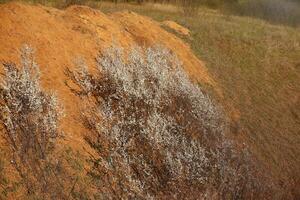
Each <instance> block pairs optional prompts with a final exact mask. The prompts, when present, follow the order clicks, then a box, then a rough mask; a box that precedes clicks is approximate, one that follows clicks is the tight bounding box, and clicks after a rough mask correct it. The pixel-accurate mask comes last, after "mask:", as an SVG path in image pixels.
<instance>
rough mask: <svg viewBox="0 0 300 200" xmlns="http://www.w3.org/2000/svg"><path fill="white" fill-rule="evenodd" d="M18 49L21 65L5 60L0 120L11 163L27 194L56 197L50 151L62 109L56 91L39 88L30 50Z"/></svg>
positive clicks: (59, 192) (35, 65) (28, 48)
mask: <svg viewBox="0 0 300 200" xmlns="http://www.w3.org/2000/svg"><path fill="white" fill-rule="evenodd" d="M21 52H22V54H21V67H20V68H18V67H16V66H15V65H14V64H4V71H5V76H4V77H3V78H2V82H1V85H0V111H1V117H0V121H1V123H2V125H3V128H4V129H3V130H4V137H5V139H6V141H7V143H8V144H9V147H10V149H11V153H12V156H11V163H12V165H13V166H14V167H15V169H16V170H17V171H18V173H19V175H20V177H21V179H22V182H23V183H24V185H25V187H26V189H27V191H28V193H29V195H32V196H35V195H37V196H39V198H43V199H47V198H50V197H51V199H55V197H57V195H60V194H61V193H62V191H61V190H62V189H59V187H60V186H58V181H57V180H56V178H54V177H55V176H54V172H53V168H52V167H53V166H52V164H51V161H50V159H51V156H50V155H51V152H52V151H53V147H54V144H55V140H56V139H57V137H59V135H60V134H59V131H58V121H59V118H60V116H61V114H62V112H61V108H60V106H59V105H58V102H57V98H56V97H55V95H54V94H48V93H46V92H44V91H43V90H42V89H41V86H40V84H39V79H40V72H39V67H38V65H37V64H36V62H35V61H34V58H33V50H32V49H31V48H30V47H28V46H27V45H25V46H24V47H23V48H22V49H21ZM54 183H55V184H54Z"/></svg>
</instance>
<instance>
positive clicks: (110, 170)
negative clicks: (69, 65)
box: [67, 46, 260, 199]
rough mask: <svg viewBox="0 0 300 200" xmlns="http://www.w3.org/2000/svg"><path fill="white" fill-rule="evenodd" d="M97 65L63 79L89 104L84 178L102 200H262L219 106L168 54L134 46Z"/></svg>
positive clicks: (108, 55)
mask: <svg viewBox="0 0 300 200" xmlns="http://www.w3.org/2000/svg"><path fill="white" fill-rule="evenodd" d="M97 63H98V65H97V70H96V72H93V73H89V72H88V70H87V67H86V65H85V64H84V62H79V64H78V66H79V68H78V70H77V71H75V72H72V71H70V70H68V71H67V74H68V76H69V77H70V78H71V79H72V80H73V81H74V82H75V83H76V84H77V85H78V86H79V88H80V89H79V90H76V89H74V88H72V90H73V91H74V92H75V93H76V94H77V95H79V96H81V97H82V98H85V99H86V100H87V101H86V102H88V103H87V104H86V105H85V106H84V107H83V111H82V119H83V120H84V122H85V125H86V127H87V128H88V129H90V130H91V132H92V133H91V134H87V137H86V139H87V141H88V143H89V144H90V145H91V147H93V148H94V149H95V150H96V152H97V153H98V156H96V157H91V161H92V163H93V168H92V169H91V171H90V172H89V173H90V175H91V176H92V177H94V178H95V180H96V184H97V188H98V189H99V193H100V194H101V196H102V198H125V199H127V198H140V199H145V198H158V196H159V195H162V194H163V195H164V196H168V195H169V196H170V195H171V196H172V197H173V198H175V197H176V198H183V197H187V198H188V195H192V194H193V193H189V192H186V193H184V192H183V191H196V192H197V194H199V195H200V196H199V198H200V197H201V194H202V198H205V196H207V195H208V196H210V195H211V196H212V195H214V196H215V195H217V196H218V197H219V198H235V199H236V198H243V197H244V198H245V197H247V196H249V195H251V194H253V193H256V195H257V196H259V195H260V194H259V193H258V187H259V184H258V182H257V181H256V179H255V176H254V173H253V166H252V165H251V159H250V156H249V155H248V154H247V151H245V150H243V149H242V150H239V151H237V149H236V147H235V145H234V144H233V142H232V141H230V140H229V139H228V138H226V136H225V132H226V122H225V120H224V117H223V115H222V112H221V110H220V108H218V107H217V106H216V105H215V103H214V102H213V101H212V100H211V99H210V98H209V97H208V96H207V95H206V94H205V93H204V92H203V91H201V89H200V88H198V87H197V86H196V85H194V84H193V83H191V81H190V80H189V78H188V76H187V75H186V74H185V72H184V71H183V69H182V66H181V63H180V61H179V60H178V59H177V58H176V56H175V55H173V54H172V53H171V52H170V51H169V50H167V49H165V48H162V47H154V48H147V49H145V50H143V49H141V48H139V47H135V48H132V49H131V51H130V53H129V54H128V56H127V57H126V58H125V55H124V53H123V50H122V48H120V47H116V46H113V47H111V48H109V49H108V50H107V51H106V52H105V53H104V54H103V55H102V56H99V57H98V59H97ZM187 186H188V187H187ZM190 197H191V196H190Z"/></svg>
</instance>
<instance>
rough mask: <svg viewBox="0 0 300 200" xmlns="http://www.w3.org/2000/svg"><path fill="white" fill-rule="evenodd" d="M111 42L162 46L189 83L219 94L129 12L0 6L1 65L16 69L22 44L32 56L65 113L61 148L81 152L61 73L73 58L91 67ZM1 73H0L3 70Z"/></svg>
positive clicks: (199, 68)
mask: <svg viewBox="0 0 300 200" xmlns="http://www.w3.org/2000/svg"><path fill="white" fill-rule="evenodd" d="M112 42H116V43H118V44H120V45H121V46H123V47H124V48H125V49H126V48H129V47H130V46H133V45H136V44H138V45H142V46H151V45H156V44H158V45H163V46H166V47H167V48H170V49H171V50H172V51H173V52H174V53H175V54H177V56H178V57H179V58H180V60H181V61H182V62H183V65H184V69H185V70H186V71H187V72H188V74H189V75H190V77H191V78H192V79H193V80H194V81H196V82H201V83H204V84H207V85H210V86H212V88H214V89H215V90H216V91H217V93H219V94H221V92H220V90H219V89H218V87H217V85H216V83H215V82H214V80H213V79H212V78H211V77H210V75H209V73H208V71H207V69H206V68H205V66H204V64H203V63H202V62H201V61H200V60H198V59H197V57H196V56H195V55H194V54H193V53H192V51H191V49H190V48H189V46H188V45H187V44H185V43H184V42H183V41H182V40H180V39H179V38H177V37H176V36H174V35H173V34H171V33H168V32H167V31H165V30H163V29H162V28H161V27H160V24H159V23H158V22H155V21H153V20H151V19H149V18H147V17H143V16H140V15H137V14H135V13H132V12H120V13H113V14H111V15H105V14H103V13H101V12H100V11H97V10H93V9H91V8H89V7H85V6H72V7H69V8H68V9H66V10H58V9H55V8H48V7H43V6H31V5H27V4H22V3H15V2H13V3H7V4H2V5H0V62H1V63H2V62H15V63H19V62H20V47H21V46H22V45H23V44H28V45H30V46H31V47H33V48H34V49H35V50H36V54H35V56H36V61H37V63H38V64H39V66H40V70H41V82H42V85H43V87H44V88H45V89H46V90H54V91H56V92H57V95H58V97H59V99H60V102H61V103H62V104H63V106H64V108H65V114H66V116H65V117H64V118H63V120H62V126H61V129H62V130H63V131H64V133H65V136H66V140H65V141H66V142H63V144H64V145H65V144H66V145H69V146H71V147H72V148H75V149H77V150H82V148H83V147H85V146H86V145H85V142H84V139H83V134H84V132H85V130H84V128H83V126H82V125H81V123H79V112H80V109H79V108H80V99H79V97H76V96H75V95H74V94H73V93H72V92H71V91H70V89H69V88H68V87H67V86H66V84H65V82H66V81H67V80H68V78H67V77H66V75H65V69H66V67H70V69H72V68H74V60H76V58H78V57H81V58H84V59H85V60H86V63H87V64H88V65H89V66H95V57H96V56H97V54H98V53H99V52H101V51H103V50H104V49H105V48H107V47H109V46H110V45H111V44H112ZM0 69H1V71H2V70H3V68H2V66H1V68H0Z"/></svg>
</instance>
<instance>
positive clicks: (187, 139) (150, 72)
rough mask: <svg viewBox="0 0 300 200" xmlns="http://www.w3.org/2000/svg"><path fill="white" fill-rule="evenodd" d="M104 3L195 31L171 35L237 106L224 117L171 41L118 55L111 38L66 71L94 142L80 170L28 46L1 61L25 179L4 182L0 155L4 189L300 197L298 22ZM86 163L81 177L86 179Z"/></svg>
mask: <svg viewBox="0 0 300 200" xmlns="http://www.w3.org/2000/svg"><path fill="white" fill-rule="evenodd" d="M53 2H55V1H53ZM72 2H73V1H69V2H67V3H68V4H65V3H63V4H61V5H58V7H65V6H67V5H70V4H72ZM263 2H264V1H263ZM265 2H267V1H265ZM44 3H48V1H44ZM73 3H74V2H73ZM79 3H80V2H79ZM56 5H57V4H56ZM90 5H92V6H94V7H99V4H97V3H96V4H90ZM216 5H217V4H216ZM253 5H254V4H253ZM253 5H251V4H250V3H249V4H247V5H243V6H245V7H244V8H247V6H249V7H251V6H253ZM255 5H256V4H255ZM255 5H254V7H255ZM278 5H279V4H278ZM286 5H287V4H284V6H286ZM295 5H296V4H295ZM214 6H215V5H214ZM239 6H241V5H239ZM262 7H263V6H260V8H262ZM236 8H237V7H234V8H230V9H236ZM240 8H241V7H240ZM290 8H291V7H290ZM290 8H289V9H290ZM100 9H101V10H102V11H105V12H111V11H116V10H123V9H129V10H133V11H135V12H139V13H141V14H144V15H148V16H150V17H152V18H154V19H156V20H159V21H164V20H173V21H176V22H178V23H179V24H181V25H184V26H185V27H187V28H189V30H190V31H191V38H185V37H183V36H180V35H178V37H182V39H184V40H185V41H186V42H189V43H190V44H191V47H192V48H193V50H194V51H195V53H196V54H197V55H198V56H199V57H200V58H201V59H202V60H204V61H205V62H206V63H207V67H208V68H209V71H210V73H212V74H213V76H214V78H215V79H216V80H217V82H218V83H219V85H220V86H221V87H222V90H223V92H224V93H223V94H224V99H221V98H220V99H217V100H218V101H219V103H220V104H223V106H224V111H225V112H227V111H229V110H231V107H232V106H233V107H235V108H237V109H238V113H235V115H234V116H233V118H234V120H232V121H228V122H226V120H225V118H224V117H225V116H223V114H222V113H223V111H221V110H220V108H218V106H216V102H215V101H212V100H211V99H212V96H214V91H211V90H209V88H205V86H203V87H201V85H199V87H198V86H195V85H194V84H192V83H191V82H190V81H189V80H188V78H187V76H186V75H185V73H184V72H183V71H182V70H181V63H180V62H179V61H178V60H177V59H176V56H175V55H173V54H172V53H171V52H169V51H168V50H166V49H164V48H161V47H159V48H158V47H155V48H149V49H141V48H140V47H135V48H133V49H132V51H131V53H129V55H128V57H127V59H126V58H125V57H126V56H125V55H124V54H123V52H122V49H121V48H120V47H112V48H110V49H108V50H107V51H106V53H104V54H103V55H100V56H99V57H98V59H97V67H96V72H93V73H90V72H89V71H88V70H87V67H86V66H85V64H84V62H79V64H78V66H79V70H78V71H71V70H69V71H67V74H68V76H69V77H70V78H71V79H72V80H73V82H74V83H75V84H77V86H79V90H78V88H75V89H74V88H73V87H70V89H71V90H72V91H73V92H74V93H75V94H77V95H78V96H79V97H81V98H82V100H83V102H85V104H84V106H83V107H82V108H81V110H82V116H81V120H82V121H83V122H84V124H85V126H86V128H87V129H88V130H89V131H90V132H88V133H87V134H86V141H87V142H88V143H89V145H90V146H91V147H92V148H93V149H94V150H95V154H91V157H90V158H88V159H89V161H90V164H91V166H92V168H88V169H87V168H86V167H84V166H82V163H80V162H77V161H76V160H74V155H73V152H72V151H71V150H67V151H65V152H64V154H56V152H54V148H53V146H55V144H56V143H57V140H58V139H59V138H58V136H59V135H60V132H59V131H58V129H57V126H58V123H59V115H60V111H61V110H60V107H57V102H56V100H55V96H54V95H53V94H48V93H47V92H45V91H44V90H42V89H41V87H40V85H39V71H38V67H37V65H36V63H34V62H33V58H32V52H31V50H30V49H29V48H25V49H24V50H23V57H22V65H21V68H18V67H16V66H15V65H14V64H5V65H4V66H5V67H4V68H5V69H6V71H5V72H6V74H5V75H6V76H5V77H4V78H3V80H4V82H3V84H2V85H1V90H0V91H1V93H0V94H1V101H0V102H1V122H2V124H3V128H4V137H5V138H6V141H7V143H8V144H9V146H10V148H11V154H10V158H9V159H10V160H11V161H12V163H11V164H12V166H13V167H14V168H15V169H16V170H17V172H18V175H19V176H20V177H19V178H20V180H21V181H20V182H19V183H18V184H17V185H16V186H14V187H11V186H10V183H9V181H8V180H7V177H6V176H5V175H6V174H5V168H4V166H5V162H4V161H3V159H2V157H0V199H2V198H4V199H5V198H7V196H8V193H10V192H12V190H15V187H16V188H18V187H20V186H19V185H22V186H24V188H25V189H26V191H27V193H26V192H25V194H23V195H24V196H22V197H21V198H33V199H34V198H37V199H39V198H42V199H71V198H73V199H103V198H104V199H113V198H120V197H122V198H124V199H129V198H135V199H151V198H152V199H156V198H166V197H171V198H177V199H178V198H184V197H185V198H191V199H192V198H194V197H195V195H197V197H200V196H201V195H199V194H203V195H202V196H201V197H202V198H203V199H205V198H206V199H211V198H216V199H257V198H261V199H268V198H269V199H297V198H298V197H299V191H298V188H299V182H300V178H299V177H300V171H299V167H298V166H299V165H300V157H299V152H300V149H299V147H300V145H299V144H300V138H299V130H300V127H299V122H300V121H299V119H300V110H299V108H300V100H299V99H300V97H299V93H300V87H299V80H300V71H299V69H300V60H299V58H300V33H299V28H298V29H297V28H292V27H285V26H279V25H276V26H275V25H270V24H268V23H266V22H265V21H262V20H257V19H253V18H249V17H236V16H231V15H228V14H225V15H224V14H221V13H220V12H218V11H215V10H210V9H207V8H201V7H200V8H199V9H197V11H196V12H195V13H193V15H194V16H192V17H191V16H189V15H186V14H183V13H182V12H181V10H180V9H178V8H177V7H170V6H167V7H165V6H164V5H153V4H145V5H143V6H137V5H134V4H130V5H128V4H118V5H115V4H109V3H101V4H100ZM276 9H277V8H276ZM276 9H275V10H276ZM293 9H297V8H296V7H293ZM238 11H239V12H240V13H239V14H240V15H250V16H251V15H252V16H258V14H247V13H242V12H246V11H247V12H248V10H247V9H246V10H244V11H243V9H242V8H241V9H239V10H238ZM272 11H273V10H272ZM288 11H289V10H288V9H287V12H288ZM263 12H265V11H263ZM270 13H273V12H270ZM295 13H297V11H295ZM272 15H274V13H273V14H272ZM274 16H275V17H278V16H276V15H274ZM289 16H290V15H288V17H289ZM195 17H196V18H197V20H195ZM258 17H260V18H264V19H266V17H265V16H262V17H261V16H258ZM293 19H294V18H293ZM268 20H269V21H273V22H276V23H283V24H285V23H286V22H285V21H284V20H285V19H283V21H275V20H273V18H272V19H268ZM288 22H291V20H288ZM295 23H298V22H295ZM288 24H289V23H288ZM291 25H294V24H291ZM169 31H171V30H169ZM126 55H127V54H126ZM135 69H139V70H135ZM204 90H205V91H206V92H207V93H205V92H204ZM208 94H210V97H209V95H208ZM216 98H218V97H217V95H216ZM230 117H232V116H230ZM187 119H188V120H187ZM1 128H2V127H1ZM228 136H230V137H231V138H233V139H234V140H232V139H229V137H228ZM235 139H236V140H235ZM234 141H235V142H234ZM236 141H237V142H236ZM244 142H245V143H246V144H247V145H248V146H249V149H248V148H245V147H244V146H243V145H241V144H240V143H244ZM248 150H250V152H248ZM71 154H72V155H71ZM1 155H2V152H1ZM254 158H256V159H254ZM63 163H64V164H63ZM66 166H71V168H73V170H72V172H73V174H72V175H71V174H70V173H69V171H68V170H67V169H65V168H66ZM74 169H76V170H77V171H76V170H74ZM84 170H87V172H88V176H87V177H85V178H82V177H80V176H79V175H78V173H79V172H80V173H82V171H84ZM263 173H265V174H264V175H263ZM270 177H272V178H270ZM86 187H90V188H92V189H91V191H90V190H89V191H88V189H86ZM99 191H100V192H99ZM205 195H206V196H205Z"/></svg>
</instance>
